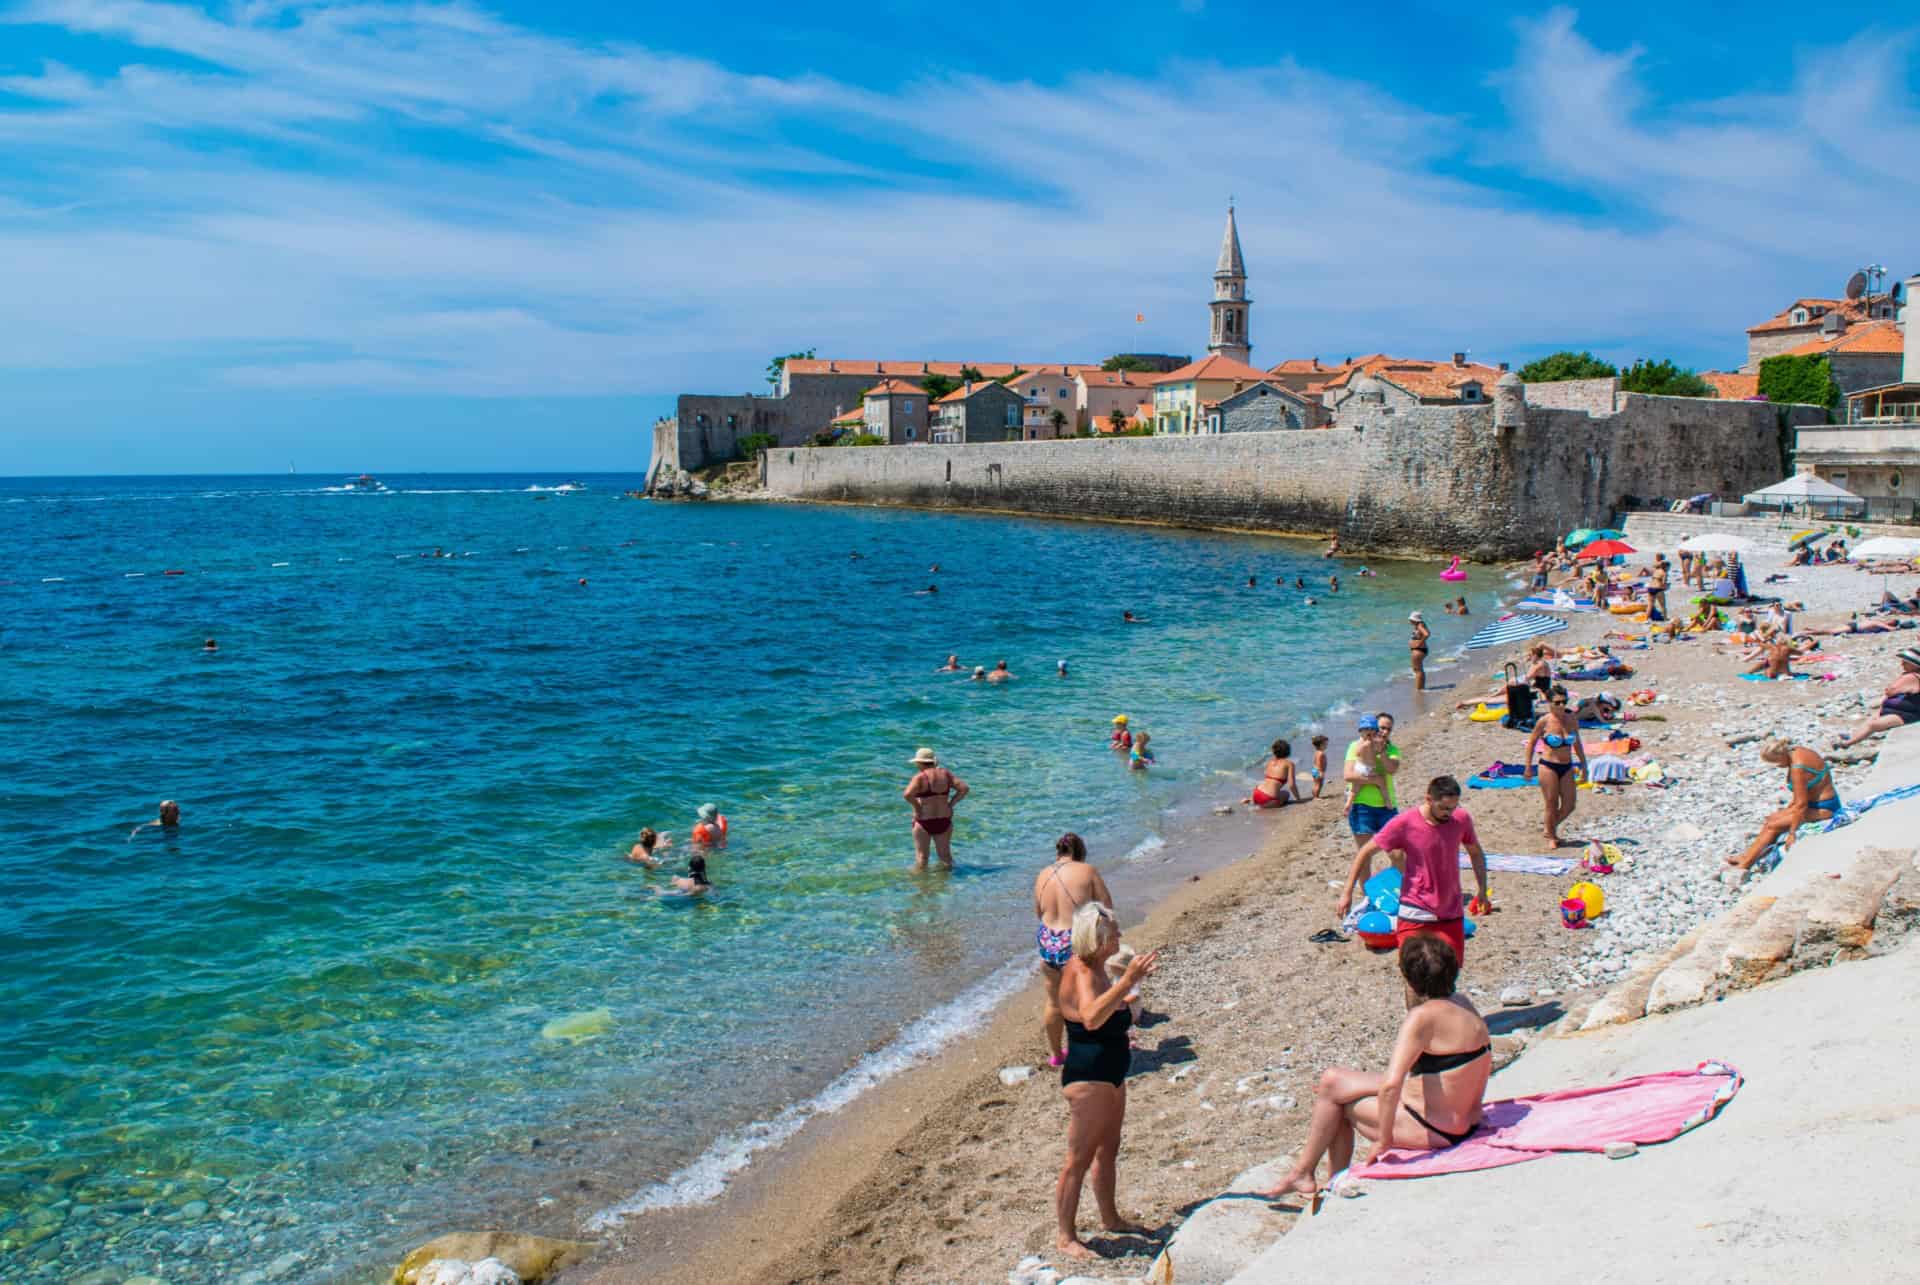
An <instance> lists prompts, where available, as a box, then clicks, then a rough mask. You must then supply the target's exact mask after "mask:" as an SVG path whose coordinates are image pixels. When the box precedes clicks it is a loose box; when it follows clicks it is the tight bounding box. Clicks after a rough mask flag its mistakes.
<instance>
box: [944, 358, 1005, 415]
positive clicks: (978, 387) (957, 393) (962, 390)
mask: <svg viewBox="0 0 1920 1285" xmlns="http://www.w3.org/2000/svg"><path fill="white" fill-rule="evenodd" d="M975 369H978V367H976V368H975ZM995 382H996V381H994V380H991V379H983V380H981V381H980V382H979V383H977V384H973V385H971V386H969V385H967V384H962V385H960V387H958V388H956V389H954V390H953V391H952V392H950V393H948V394H947V395H946V396H945V397H942V398H941V399H940V400H939V401H937V402H935V403H934V405H935V406H945V405H948V404H949V403H952V402H964V401H965V400H967V398H969V397H971V396H973V395H974V394H975V393H978V392H984V391H985V390H986V389H987V388H989V387H991V386H993V385H994V384H995ZM1000 387H1003V388H1004V387H1006V386H1005V385H1004V384H1002V385H1000ZM1008 391H1010V392H1011V391H1012V390H1011V389H1009V390H1008ZM1018 395H1019V394H1017V393H1016V394H1015V396H1018Z"/></svg>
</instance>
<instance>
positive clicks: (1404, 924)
mask: <svg viewBox="0 0 1920 1285" xmlns="http://www.w3.org/2000/svg"><path fill="white" fill-rule="evenodd" d="M1421 933H1431V934H1432V935H1433V936H1435V937H1438V938H1440V940H1442V941H1444V942H1446V943H1447V945H1449V946H1451V947H1453V957H1454V958H1455V959H1457V960H1459V961H1460V962H1461V963H1462V964H1465V963H1466V962H1467V929H1466V921H1465V920H1464V919H1439V920H1434V921H1432V922H1427V921H1423V920H1419V919H1395V920H1394V921H1393V944H1394V945H1395V946H1398V945H1399V944H1400V943H1401V942H1403V941H1405V940H1406V939H1407V938H1409V937H1416V936H1418V935H1419V934H1421Z"/></svg>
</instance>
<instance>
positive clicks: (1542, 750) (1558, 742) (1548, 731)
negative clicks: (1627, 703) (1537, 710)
mask: <svg viewBox="0 0 1920 1285" xmlns="http://www.w3.org/2000/svg"><path fill="white" fill-rule="evenodd" d="M1536 754H1537V755H1538V756H1539V759H1538V762H1537V764H1536V761H1535V757H1534V756H1535V755H1536ZM1576 754H1578V755H1579V756H1580V771H1581V773H1582V774H1583V775H1584V774H1585V772H1586V770H1587V749H1586V747H1585V746H1584V745H1582V744H1580V720H1579V719H1577V718H1575V717H1574V716H1573V714H1571V713H1570V712H1568V710H1567V689H1566V688H1564V687H1562V686H1560V685H1559V684H1558V683H1555V684H1554V685H1553V687H1552V688H1551V689H1550V690H1549V691H1548V692H1547V712H1546V713H1544V714H1542V715H1541V716H1540V721H1539V722H1537V723H1535V724H1534V725H1533V735H1532V736H1529V737H1528V738H1527V775H1528V776H1532V775H1533V774H1534V772H1535V770H1536V766H1537V768H1538V771H1539V774H1540V798H1541V800H1542V801H1543V802H1544V804H1545V806H1546V817H1547V842H1548V843H1550V844H1552V845H1553V846H1554V847H1556V848H1557V847H1559V846H1560V826H1561V823H1562V822H1564V821H1565V820H1566V819H1567V818H1568V817H1570V816H1572V815H1573V808H1574V804H1575V803H1576V802H1577V801H1578V800H1579V798H1580V793H1579V787H1580V782H1579V778H1577V777H1575V776H1574V774H1573V756H1574V755H1576Z"/></svg>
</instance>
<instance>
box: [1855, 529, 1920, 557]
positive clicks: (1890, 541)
mask: <svg viewBox="0 0 1920 1285" xmlns="http://www.w3.org/2000/svg"><path fill="white" fill-rule="evenodd" d="M1852 556H1853V559H1854V560H1855V561H1856V562H1871V561H1873V560H1874V559H1875V558H1920V540H1916V539H1912V538H1910V537H1908V536H1903V535H1876V536H1874V537H1873V539H1871V540H1862V541H1861V542H1860V543H1859V544H1856V545H1854V546H1853V555H1852Z"/></svg>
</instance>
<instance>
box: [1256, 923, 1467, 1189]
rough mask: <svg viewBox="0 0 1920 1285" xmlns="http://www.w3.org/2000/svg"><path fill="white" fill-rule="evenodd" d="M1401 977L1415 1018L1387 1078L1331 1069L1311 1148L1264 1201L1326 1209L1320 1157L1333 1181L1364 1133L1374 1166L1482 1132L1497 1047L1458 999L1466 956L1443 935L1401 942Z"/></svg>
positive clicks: (1316, 1103)
mask: <svg viewBox="0 0 1920 1285" xmlns="http://www.w3.org/2000/svg"><path fill="white" fill-rule="evenodd" d="M1400 975H1401V976H1402V977H1404V978H1406V981H1407V1017H1406V1020H1405V1021H1403V1022H1402V1023H1401V1024H1400V1035H1399V1038H1397V1039H1396V1040H1395V1041H1394V1043H1393V1057H1392V1060H1391V1061H1389V1062H1388V1064H1387V1070H1386V1074H1384V1075H1375V1074H1372V1073H1371V1072H1367V1071H1356V1070H1354V1069H1353V1068H1351V1067H1345V1066H1335V1067H1329V1068H1328V1069H1327V1070H1325V1071H1323V1072H1321V1073H1320V1083H1319V1085H1318V1086H1317V1087H1316V1088H1315V1090H1314V1095H1313V1117H1312V1119H1311V1120H1310V1121H1309V1122H1308V1124H1307V1143H1306V1146H1305V1147H1304V1148H1302V1150H1301V1152H1300V1155H1299V1157H1298V1158H1297V1159H1296V1160H1295V1161H1294V1163H1293V1168H1292V1169H1290V1170H1288V1172H1287V1176H1286V1177H1284V1178H1282V1179H1281V1180H1280V1181H1279V1183H1278V1184H1277V1185H1276V1186H1274V1187H1273V1188H1272V1190H1270V1191H1263V1192H1261V1193H1260V1194H1261V1195H1263V1196H1266V1197H1267V1198H1269V1199H1279V1198H1281V1197H1287V1196H1297V1197H1300V1198H1301V1199H1302V1200H1304V1201H1305V1202H1306V1203H1307V1204H1308V1205H1309V1207H1310V1208H1311V1209H1312V1210H1314V1211H1315V1212H1318V1210H1319V1208H1320V1188H1319V1182H1318V1181H1317V1180H1316V1179H1315V1177H1314V1171H1315V1170H1316V1169H1318V1168H1319V1166H1320V1158H1321V1157H1322V1156H1325V1157H1326V1158H1327V1163H1328V1165H1329V1166H1330V1168H1329V1171H1328V1176H1329V1177H1331V1176H1332V1175H1333V1174H1337V1173H1339V1172H1340V1171H1341V1170H1342V1169H1345V1168H1346V1167H1347V1166H1348V1165H1350V1164H1352V1163H1353V1139H1354V1133H1355V1132H1356V1131H1358V1132H1359V1133H1361V1134H1363V1135H1365V1137H1366V1138H1367V1140H1368V1141H1370V1142H1372V1143H1373V1144H1374V1145H1373V1150H1372V1151H1371V1152H1370V1153H1369V1154H1368V1156H1367V1160H1368V1161H1369V1162H1371V1161H1373V1160H1376V1159H1378V1158H1379V1157H1380V1156H1381V1155H1382V1154H1384V1153H1385V1152H1388V1151H1391V1150H1393V1149H1395V1148H1400V1149H1413V1150H1421V1149H1425V1150H1434V1149H1437V1148H1440V1147H1451V1146H1453V1145H1455V1144H1456V1143H1458V1142H1460V1141H1462V1140H1464V1139H1465V1138H1467V1137H1468V1136H1469V1135H1470V1134H1472V1133H1473V1131H1474V1130H1475V1129H1477V1128H1479V1127H1480V1118H1481V1112H1480V1099H1481V1097H1482V1096H1483V1095H1484V1094H1485V1093H1486V1089H1487V1077H1488V1076H1490V1075H1492V1074H1493V1049H1492V1044H1491V1042H1490V1039H1489V1036H1488V1033H1487V1024H1486V1022H1485V1020H1484V1019H1482V1018H1481V1016H1480V1013H1479V1010H1477V1009H1475V1008H1474V1006H1473V1003H1472V1001H1470V1000H1468V999H1467V997H1466V996H1464V995H1458V994H1455V993H1454V989H1453V984H1454V981H1455V979H1456V978H1458V977H1459V975H1460V961H1459V959H1458V958H1457V957H1456V956H1455V955H1454V953H1453V948H1452V947H1451V946H1449V945H1448V944H1447V943H1446V942H1444V941H1442V940H1441V939H1440V938H1438V937H1434V936H1429V935H1425V934H1422V935H1419V936H1413V937H1409V938H1407V939H1406V940H1405V941H1403V942H1401V943H1400ZM1383 1121H1384V1122H1385V1123H1384V1125H1383V1123H1382V1122H1383Z"/></svg>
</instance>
